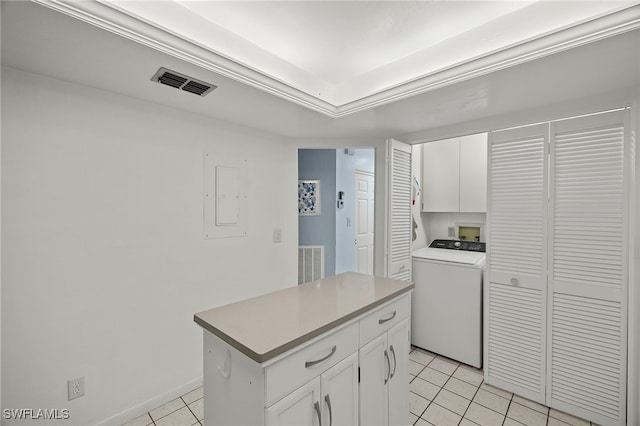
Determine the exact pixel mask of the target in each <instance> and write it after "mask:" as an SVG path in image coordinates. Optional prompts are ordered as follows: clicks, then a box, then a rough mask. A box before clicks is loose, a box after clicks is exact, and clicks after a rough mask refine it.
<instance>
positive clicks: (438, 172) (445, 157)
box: [422, 133, 487, 213]
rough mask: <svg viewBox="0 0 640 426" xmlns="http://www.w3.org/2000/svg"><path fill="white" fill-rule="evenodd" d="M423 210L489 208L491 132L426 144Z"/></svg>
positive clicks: (440, 210)
mask: <svg viewBox="0 0 640 426" xmlns="http://www.w3.org/2000/svg"><path fill="white" fill-rule="evenodd" d="M422 182H423V183H422V188H423V190H422V211H423V212H481V213H484V212H486V211H487V134H486V133H480V134H476V135H469V136H463V137H460V138H452V139H444V140H440V141H434V142H429V143H425V144H423V145H422Z"/></svg>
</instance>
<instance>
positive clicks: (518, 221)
mask: <svg viewBox="0 0 640 426" xmlns="http://www.w3.org/2000/svg"><path fill="white" fill-rule="evenodd" d="M548 135H549V125H548V124H543V125H534V126H528V127H522V128H518V129H509V130H504V131H498V132H492V133H491V134H490V136H489V163H488V166H489V167H488V179H489V182H488V188H489V192H488V198H489V203H488V215H487V224H488V228H489V230H488V231H489V232H488V236H489V240H488V244H487V275H486V281H485V286H484V322H485V327H484V330H485V331H484V332H485V339H484V341H485V346H484V360H485V362H484V372H485V381H486V382H487V383H488V384H491V385H494V386H497V387H500V388H502V389H507V390H509V391H512V392H515V393H517V394H519V395H522V396H524V397H526V398H529V399H531V400H534V401H538V402H541V403H544V402H545V376H546V366H545V359H546V352H545V350H546V349H545V348H546V346H545V342H546V316H547V315H546V309H545V307H546V288H547V287H546V279H547V274H546V270H547V241H546V216H547V205H548V203H547V193H548V189H547V188H548V186H547V175H548V173H547V164H548V163H547V161H546V159H547V155H548V145H549V144H548Z"/></svg>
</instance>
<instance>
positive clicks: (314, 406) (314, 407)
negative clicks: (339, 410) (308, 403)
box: [313, 401, 322, 426]
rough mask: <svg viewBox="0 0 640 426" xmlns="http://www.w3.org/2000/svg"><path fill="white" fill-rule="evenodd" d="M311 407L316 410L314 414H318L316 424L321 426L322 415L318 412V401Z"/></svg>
mask: <svg viewBox="0 0 640 426" xmlns="http://www.w3.org/2000/svg"><path fill="white" fill-rule="evenodd" d="M313 409H314V410H316V415H317V416H318V426H322V415H321V414H320V404H319V403H318V401H316V402H315V403H314V404H313Z"/></svg>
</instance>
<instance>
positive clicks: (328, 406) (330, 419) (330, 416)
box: [324, 394, 333, 426]
mask: <svg viewBox="0 0 640 426" xmlns="http://www.w3.org/2000/svg"><path fill="white" fill-rule="evenodd" d="M324 402H326V403H327V408H328V409H329V426H333V413H332V412H331V400H330V399H329V394H326V395H325V396H324Z"/></svg>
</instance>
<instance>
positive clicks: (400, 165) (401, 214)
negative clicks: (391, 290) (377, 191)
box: [385, 139, 412, 281]
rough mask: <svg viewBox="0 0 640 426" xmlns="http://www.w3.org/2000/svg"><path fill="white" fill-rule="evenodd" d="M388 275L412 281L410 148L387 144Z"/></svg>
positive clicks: (391, 143)
mask: <svg viewBox="0 0 640 426" xmlns="http://www.w3.org/2000/svg"><path fill="white" fill-rule="evenodd" d="M387 159H388V169H387V170H388V172H387V187H386V198H387V224H386V226H387V235H386V258H387V261H386V266H387V269H386V271H385V272H386V274H385V275H386V276H387V277H390V278H396V279H400V280H405V281H409V280H411V232H412V223H411V189H412V187H411V185H412V183H411V176H412V174H411V145H408V144H406V143H402V142H398V141H396V140H393V139H389V140H388V141H387Z"/></svg>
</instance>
